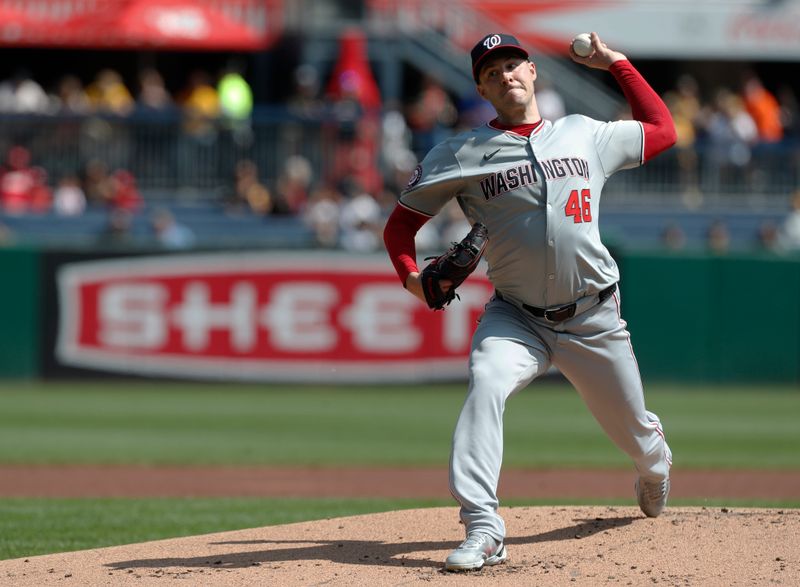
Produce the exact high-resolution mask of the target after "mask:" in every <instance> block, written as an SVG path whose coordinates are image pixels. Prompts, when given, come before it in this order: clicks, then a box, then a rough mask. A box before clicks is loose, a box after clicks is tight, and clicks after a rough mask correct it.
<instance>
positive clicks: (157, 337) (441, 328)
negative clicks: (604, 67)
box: [0, 249, 800, 385]
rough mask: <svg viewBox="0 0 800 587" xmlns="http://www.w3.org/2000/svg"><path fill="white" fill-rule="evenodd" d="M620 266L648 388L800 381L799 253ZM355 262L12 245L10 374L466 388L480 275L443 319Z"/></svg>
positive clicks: (660, 259)
mask: <svg viewBox="0 0 800 587" xmlns="http://www.w3.org/2000/svg"><path fill="white" fill-rule="evenodd" d="M616 256H617V258H618V260H619V263H620V268H621V272H622V281H621V286H620V287H621V292H622V302H623V315H624V317H625V318H626V320H627V322H628V325H629V329H630V331H631V334H632V338H633V344H634V348H635V350H636V354H637V358H638V360H639V365H640V369H641V371H642V375H643V377H644V378H645V380H647V381H657V380H663V381H686V382H689V381H691V382H727V383H730V382H749V383H754V382H755V383H757V382H776V383H778V382H780V383H797V384H799V385H800V303H798V302H799V301H800V258H791V259H790V258H783V257H777V256H760V255H729V256H708V255H705V254H696V253H680V254H676V253H669V254H666V253H661V252H653V253H645V252H619V253H617V255H616ZM353 260H354V256H353V255H347V254H344V253H331V252H324V253H323V252H302V253H301V252H294V253H286V252H281V253H280V254H278V253H276V252H252V253H243V252H229V253H196V254H179V255H178V254H176V255H165V254H146V253H144V254H143V253H141V252H137V253H136V254H135V255H127V256H120V255H115V256H109V255H100V254H96V253H92V254H87V253H69V252H56V251H52V252H37V251H33V250H27V249H3V250H0V269H2V270H3V275H4V276H5V287H3V288H2V289H0V301H2V302H3V303H2V305H1V307H2V309H0V312H2V318H3V325H4V327H3V329H2V331H1V332H0V376H3V377H9V378H11V377H14V378H33V377H44V378H65V377H67V378H68V377H93V376H107V375H109V374H114V375H122V376H144V377H168V378H179V379H184V378H189V379H223V380H250V381H275V382H326V383H327V382H383V381H433V380H459V379H463V378H464V358H465V357H466V353H467V349H468V345H469V337H470V335H471V332H472V329H473V328H474V324H475V320H476V318H477V317H478V316H479V314H480V311H481V308H482V306H483V303H484V301H485V300H486V299H487V298H488V297H489V296H490V295H491V286H490V284H489V283H488V281H487V280H486V278H485V275H483V274H481V273H480V272H478V273H477V274H476V275H474V276H473V277H471V278H470V280H469V281H468V282H467V283H466V284H464V286H462V289H461V290H460V292H461V297H462V299H461V301H460V302H456V303H454V304H453V305H451V306H450V307H449V308H448V309H447V310H446V311H445V312H436V313H434V312H430V311H429V310H427V308H425V307H424V306H422V305H421V304H418V303H417V302H416V301H415V300H414V298H412V297H411V296H409V295H408V294H407V293H406V292H405V291H403V289H402V288H401V287H400V285H399V283H398V282H397V277H396V275H395V274H394V271H393V270H392V268H391V266H390V264H389V263H388V260H387V259H386V258H385V256H383V255H373V256H362V257H358V262H357V263H355V262H354V261H353ZM353 267H358V268H359V269H358V270H354V269H353Z"/></svg>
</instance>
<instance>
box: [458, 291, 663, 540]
mask: <svg viewBox="0 0 800 587" xmlns="http://www.w3.org/2000/svg"><path fill="white" fill-rule="evenodd" d="M551 365H555V366H556V367H557V368H558V369H559V371H560V372H561V373H562V374H563V375H564V376H565V377H566V378H567V379H568V380H569V381H570V382H571V383H572V384H573V386H574V387H575V389H576V390H577V391H578V393H579V394H580V395H581V397H582V398H583V400H584V402H585V403H586V405H587V407H588V408H589V410H590V411H591V413H592V414H593V415H594V417H595V419H596V420H597V421H598V422H599V424H600V426H601V427H602V428H603V430H604V431H605V432H606V434H607V435H608V436H609V437H610V438H611V440H612V441H613V442H614V443H615V444H616V445H617V446H619V448H621V449H622V450H623V451H624V452H625V453H627V454H628V455H629V456H630V457H631V459H632V460H633V463H634V465H635V466H636V469H637V471H638V473H639V475H640V476H641V477H642V478H644V479H647V480H650V481H661V480H663V479H666V478H667V477H668V476H669V467H670V465H671V461H672V455H671V452H670V449H669V447H668V446H667V443H666V440H665V438H664V433H663V430H662V428H661V423H660V421H659V419H658V417H657V416H656V415H655V414H653V413H652V412H648V411H647V410H646V409H645V404H644V395H643V390H642V381H641V376H640V374H639V367H638V365H637V363H636V358H635V356H634V354H633V348H632V347H631V343H630V334H629V333H628V331H627V329H626V323H625V321H624V320H622V317H621V314H620V297H619V292H616V293H615V294H614V295H612V296H611V297H609V298H608V299H607V300H605V301H604V302H603V303H602V304H597V305H594V306H592V307H590V308H589V309H587V310H586V311H584V312H581V313H580V314H578V315H576V316H573V317H572V318H570V319H569V320H566V321H564V322H561V323H551V322H548V321H546V320H545V319H543V318H536V317H534V316H533V315H531V314H529V313H528V312H527V311H526V310H524V309H522V308H518V307H517V306H515V305H513V304H512V303H510V302H508V301H505V300H499V299H496V298H494V299H492V300H491V301H490V302H489V303H488V304H487V306H486V311H485V312H484V314H483V316H482V317H481V320H480V324H479V325H478V328H477V329H476V331H475V334H474V335H473V338H472V348H471V352H470V359H469V371H470V380H469V389H468V392H467V397H466V399H465V401H464V405H463V407H462V409H461V413H460V415H459V417H458V422H457V423H456V428H455V432H454V434H453V443H452V451H451V455H450V490H451V492H452V493H453V496H454V497H455V498H456V500H457V501H458V502H459V504H460V505H461V514H460V515H461V521H462V522H463V523H464V526H465V528H466V530H467V533H469V532H472V531H481V532H485V533H487V534H489V535H491V536H492V537H493V538H495V539H496V540H503V539H504V538H505V534H506V529H505V523H504V522H503V519H502V518H501V517H500V515H499V514H498V513H497V508H498V505H499V501H498V498H497V484H498V480H499V477H500V467H501V464H502V459H503V412H504V410H505V404H506V400H507V399H508V398H509V397H511V396H512V395H513V394H515V393H516V392H518V391H520V390H521V389H523V388H524V387H526V386H527V385H528V384H529V383H530V382H531V381H533V380H534V379H535V378H536V377H538V376H539V375H542V374H543V373H546V372H547V370H548V369H549V368H550V366H551Z"/></svg>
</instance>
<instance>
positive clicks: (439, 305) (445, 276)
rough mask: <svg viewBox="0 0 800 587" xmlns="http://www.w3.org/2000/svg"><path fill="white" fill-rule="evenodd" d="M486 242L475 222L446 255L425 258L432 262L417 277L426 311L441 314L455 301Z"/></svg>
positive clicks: (483, 229) (482, 229) (478, 225)
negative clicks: (457, 289)
mask: <svg viewBox="0 0 800 587" xmlns="http://www.w3.org/2000/svg"><path fill="white" fill-rule="evenodd" d="M488 238H489V237H488V232H487V230H486V227H485V226H484V225H483V224H481V223H480V222H476V223H475V224H473V225H472V230H470V231H469V234H467V236H465V237H464V239H463V240H462V241H461V242H459V243H453V246H451V247H450V248H449V249H448V250H447V252H446V253H443V254H442V255H439V256H438V257H428V258H426V261H427V260H429V259H433V261H431V262H430V263H429V264H428V265H427V266H426V267H425V269H423V270H422V273H421V274H420V281H421V283H422V291H423V292H424V293H425V300H426V301H427V302H428V307H430V308H431V309H433V310H444V307H445V306H446V305H448V304H449V303H450V302H452V301H453V300H454V299H455V298H457V297H458V294H456V288H457V287H458V286H459V285H461V284H462V283H463V282H464V280H465V279H466V278H467V277H469V275H470V273H472V272H473V271H475V267H477V266H478V261H480V260H481V256H482V255H483V251H484V249H486V243H487V242H488ZM443 282H448V283H443ZM448 285H449V287H448Z"/></svg>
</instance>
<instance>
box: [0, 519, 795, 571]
mask: <svg viewBox="0 0 800 587" xmlns="http://www.w3.org/2000/svg"><path fill="white" fill-rule="evenodd" d="M502 513H503V516H504V517H505V519H506V523H507V526H508V538H507V540H506V544H507V547H508V553H509V559H508V561H506V563H504V564H502V565H499V566H496V567H487V568H484V569H483V570H481V571H478V572H470V573H466V574H464V573H459V574H453V573H447V572H445V571H443V569H442V561H443V560H444V558H445V557H446V556H447V553H448V552H449V551H450V550H451V549H452V548H454V547H455V546H456V545H457V544H458V543H459V542H460V541H461V540H462V539H463V528H462V527H461V526H460V525H459V523H458V521H457V510H456V509H455V508H451V507H446V508H432V509H418V510H406V511H395V512H388V513H382V514H372V515H363V516H353V517H346V518H335V519H328V520H322V521H317V522H304V523H298V524H287V525H283V526H270V527H265V528H256V529H252V530H240V531H234V532H221V533H217V534H206V535H203V536H193V537H189V538H176V539H170V540H160V541H155V542H145V543H141V544H133V545H127V546H116V547H111V548H101V549H96V550H88V551H79V552H71V553H63V554H56V555H47V556H38V557H30V558H27V559H15V560H8V561H2V562H0V584H3V585H15V586H28V585H30V586H36V587H39V586H42V585H62V586H69V585H75V586H77V585H92V586H95V585H115V586H116V585H136V586H146V585H159V586H165V585H172V584H175V585H216V586H236V587H240V586H250V585H280V586H293V585H302V586H308V585H323V584H324V585H326V586H328V585H332V586H337V585H339V586H348V587H349V586H352V585H364V586H378V585H422V584H425V585H491V586H502V585H508V586H511V585H513V586H518V585H548V586H560V585H570V586H575V585H587V586H588V585H591V586H595V585H654V584H660V585H703V586H716V585H719V586H725V587H728V586H731V585H766V584H779V585H798V584H800V541H798V540H797V536H800V510H777V509H732V510H728V509H719V508H716V509H706V508H668V509H667V510H666V511H665V512H664V514H662V516H661V517H659V518H657V519H654V520H653V519H648V518H645V517H643V516H642V514H641V513H640V512H639V510H638V509H636V508H629V507H518V508H503V509H502Z"/></svg>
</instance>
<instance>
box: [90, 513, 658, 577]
mask: <svg viewBox="0 0 800 587" xmlns="http://www.w3.org/2000/svg"><path fill="white" fill-rule="evenodd" d="M637 520H644V518H641V517H627V516H626V517H615V518H595V519H591V520H587V519H583V520H576V521H577V522H578V523H577V524H574V525H572V526H567V527H565V528H559V529H556V530H550V531H548V532H543V533H540V534H534V535H531V536H519V537H509V538H508V539H507V540H506V544H509V545H527V544H536V543H540V542H552V541H558V540H575V539H576V538H588V537H589V536H591V535H593V534H597V533H599V532H604V531H607V530H613V529H615V528H621V527H623V526H627V525H629V524H631V523H633V522H635V521H637ZM237 544H238V545H259V544H263V545H265V546H266V545H269V546H270V547H271V548H269V549H268V550H252V551H246V552H234V553H225V554H215V555H204V556H197V557H183V558H153V559H139V560H127V561H118V562H114V563H108V564H106V565H105V566H106V567H108V568H112V569H116V570H125V569H137V568H138V569H142V568H149V569H155V568H168V567H172V568H174V567H183V568H208V569H237V568H246V567H252V566H260V565H262V564H269V563H281V562H291V561H303V562H305V563H313V562H314V561H329V562H333V563H339V564H345V565H375V566H385V567H405V568H415V567H416V568H429V567H440V566H442V561H443V560H444V557H442V558H441V559H440V558H438V557H437V559H435V560H432V559H430V558H425V557H424V556H420V554H419V553H427V552H429V551H440V550H442V551H449V550H450V549H452V548H455V547H456V546H458V542H453V541H450V540H442V541H438V542H433V541H429V542H397V543H392V542H375V541H370V540H328V539H326V540H315V539H314V538H313V537H311V536H309V538H308V539H307V540H244V541H235V542H211V543H209V544H208V545H207V546H208V547H213V546H230V545H237ZM301 545H302V546H301Z"/></svg>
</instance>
